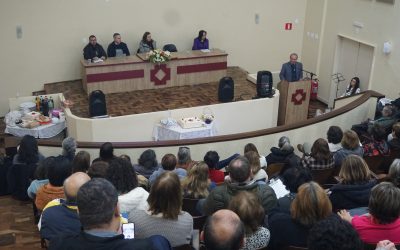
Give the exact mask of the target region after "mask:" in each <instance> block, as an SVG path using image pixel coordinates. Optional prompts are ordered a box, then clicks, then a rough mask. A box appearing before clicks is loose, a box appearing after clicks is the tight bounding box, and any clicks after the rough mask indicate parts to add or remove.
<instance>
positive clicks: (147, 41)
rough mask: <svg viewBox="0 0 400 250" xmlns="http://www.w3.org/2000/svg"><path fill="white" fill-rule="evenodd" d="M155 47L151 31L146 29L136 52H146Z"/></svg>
mask: <svg viewBox="0 0 400 250" xmlns="http://www.w3.org/2000/svg"><path fill="white" fill-rule="evenodd" d="M155 49H157V46H156V41H154V40H153V39H152V38H151V33H150V32H148V31H146V32H144V34H143V37H142V40H141V41H140V44H139V49H138V53H146V52H149V51H151V50H155Z"/></svg>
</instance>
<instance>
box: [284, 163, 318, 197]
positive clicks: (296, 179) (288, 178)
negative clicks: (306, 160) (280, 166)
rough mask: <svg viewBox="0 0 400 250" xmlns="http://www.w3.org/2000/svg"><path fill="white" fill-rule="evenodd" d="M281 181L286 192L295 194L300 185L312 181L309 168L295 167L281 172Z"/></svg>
mask: <svg viewBox="0 0 400 250" xmlns="http://www.w3.org/2000/svg"><path fill="white" fill-rule="evenodd" d="M281 179H282V182H283V185H285V187H286V189H287V190H289V191H290V192H291V193H297V189H298V188H299V187H300V186H301V185H303V184H304V183H307V182H310V181H312V175H311V171H310V169H309V168H305V167H302V166H296V167H291V168H288V169H287V170H286V171H285V172H283V174H282V178H281Z"/></svg>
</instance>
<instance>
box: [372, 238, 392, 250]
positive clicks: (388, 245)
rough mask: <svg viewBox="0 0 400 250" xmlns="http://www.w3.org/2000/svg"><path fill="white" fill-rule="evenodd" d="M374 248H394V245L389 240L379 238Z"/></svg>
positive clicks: (381, 249) (379, 249) (380, 249)
mask: <svg viewBox="0 0 400 250" xmlns="http://www.w3.org/2000/svg"><path fill="white" fill-rule="evenodd" d="M375 250H396V247H395V245H394V243H393V242H391V241H390V240H381V241H379V242H378V244H376V249H375Z"/></svg>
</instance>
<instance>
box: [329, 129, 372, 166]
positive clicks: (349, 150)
mask: <svg viewBox="0 0 400 250" xmlns="http://www.w3.org/2000/svg"><path fill="white" fill-rule="evenodd" d="M341 143H342V148H341V149H339V150H338V151H336V153H335V154H334V155H333V158H335V167H340V165H342V161H343V160H344V158H346V157H347V156H348V155H359V156H361V157H362V156H363V155H364V150H363V148H362V147H361V145H360V139H359V138H358V135H357V133H356V132H354V131H353V130H346V131H344V133H343V137H342V142H341Z"/></svg>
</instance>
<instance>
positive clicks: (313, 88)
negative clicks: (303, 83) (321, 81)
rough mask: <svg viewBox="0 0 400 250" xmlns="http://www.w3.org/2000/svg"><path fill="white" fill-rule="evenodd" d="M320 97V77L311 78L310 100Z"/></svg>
mask: <svg viewBox="0 0 400 250" xmlns="http://www.w3.org/2000/svg"><path fill="white" fill-rule="evenodd" d="M317 97H318V79H317V78H315V79H311V95H310V100H313V101H315V100H317Z"/></svg>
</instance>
